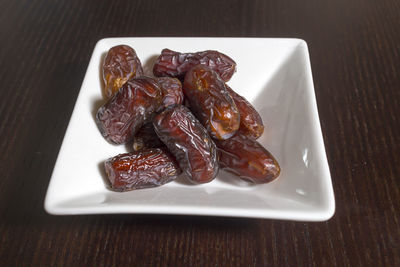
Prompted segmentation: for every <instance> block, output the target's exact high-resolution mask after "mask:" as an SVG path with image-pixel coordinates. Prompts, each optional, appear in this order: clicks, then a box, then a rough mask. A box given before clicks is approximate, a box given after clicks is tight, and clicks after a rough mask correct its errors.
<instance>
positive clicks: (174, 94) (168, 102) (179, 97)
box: [157, 77, 183, 109]
mask: <svg viewBox="0 0 400 267" xmlns="http://www.w3.org/2000/svg"><path fill="white" fill-rule="evenodd" d="M157 82H158V84H159V85H160V88H161V91H162V92H163V100H162V105H161V106H160V109H164V108H166V107H168V106H172V105H180V104H182V103H183V91H182V83H181V82H180V81H179V80H178V79H177V78H171V77H160V78H157Z"/></svg>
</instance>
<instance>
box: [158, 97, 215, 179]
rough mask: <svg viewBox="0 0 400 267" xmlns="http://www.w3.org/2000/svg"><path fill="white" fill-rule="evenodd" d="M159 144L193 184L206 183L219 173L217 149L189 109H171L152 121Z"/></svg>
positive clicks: (178, 106) (182, 107) (175, 107)
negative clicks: (173, 158) (163, 146)
mask: <svg viewBox="0 0 400 267" xmlns="http://www.w3.org/2000/svg"><path fill="white" fill-rule="evenodd" d="M153 124H154V128H155V131H156V133H157V135H158V137H160V139H161V141H163V143H164V144H165V145H166V146H167V148H168V149H169V151H170V152H171V153H172V154H173V155H174V157H175V158H176V160H177V162H178V164H179V166H180V167H181V169H182V171H183V172H184V173H185V174H186V176H187V178H188V179H189V180H190V181H192V182H193V183H207V182H210V181H211V180H213V179H214V178H215V176H216V175H217V173H218V163H217V149H216V147H215V144H214V142H213V141H212V140H211V138H210V136H209V135H208V133H207V130H206V129H205V128H204V127H203V126H202V125H201V123H200V122H199V121H198V120H197V119H196V117H195V116H194V115H193V114H192V113H191V112H190V111H189V109H188V108H186V107H185V106H182V105H176V106H170V107H168V108H166V109H165V110H164V111H163V112H161V113H160V114H158V115H157V116H156V117H155V118H154V120H153Z"/></svg>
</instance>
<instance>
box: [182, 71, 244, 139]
mask: <svg viewBox="0 0 400 267" xmlns="http://www.w3.org/2000/svg"><path fill="white" fill-rule="evenodd" d="M183 92H184V94H185V97H186V99H187V100H188V101H189V103H190V109H191V111H192V112H193V113H194V114H195V115H196V117H197V118H198V119H199V121H200V122H201V123H202V124H203V125H204V127H206V128H207V130H208V132H209V133H210V135H211V136H212V137H213V138H216V139H220V140H224V139H228V138H229V137H231V136H232V135H234V134H235V133H236V131H237V130H238V129H239V125H240V114H239V111H238V109H237V107H236V104H235V102H234V101H233V99H232V97H231V96H230V95H229V93H228V91H227V89H226V86H225V83H224V81H222V80H221V79H220V77H219V76H218V74H217V73H216V72H215V71H213V70H211V69H210V68H208V67H206V66H203V65H197V66H196V67H194V68H192V69H191V70H190V71H188V72H187V74H186V76H185V81H184V83H183Z"/></svg>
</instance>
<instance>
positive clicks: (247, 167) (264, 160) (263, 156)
mask: <svg viewBox="0 0 400 267" xmlns="http://www.w3.org/2000/svg"><path fill="white" fill-rule="evenodd" d="M215 143H216V145H217V147H218V155H219V166H220V168H221V169H223V170H226V171H228V172H231V173H233V174H236V175H238V176H239V177H240V178H241V179H243V180H245V181H248V182H252V183H255V184H262V183H269V182H271V181H273V180H274V179H276V178H277V177H278V176H279V173H280V171H281V169H280V167H279V164H278V162H277V161H276V159H275V158H274V157H273V156H272V155H271V153H269V152H268V151H267V150H266V149H265V148H264V147H263V146H262V145H261V144H260V143H258V142H257V141H255V140H253V139H251V138H248V137H246V136H244V135H242V134H236V135H235V136H233V137H232V138H230V139H228V140H223V141H216V142H215Z"/></svg>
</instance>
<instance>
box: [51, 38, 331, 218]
mask: <svg viewBox="0 0 400 267" xmlns="http://www.w3.org/2000/svg"><path fill="white" fill-rule="evenodd" d="M119 44H127V45H130V46H131V47H133V48H134V49H135V50H136V53H137V54H138V56H139V57H140V59H141V61H142V64H143V65H144V69H145V72H146V73H147V74H151V70H152V66H153V64H154V61H155V58H156V57H157V55H158V54H159V53H160V51H161V50H162V49H163V48H170V49H172V50H177V51H181V52H194V51H202V50H209V49H211V50H219V51H221V52H223V53H225V54H227V55H229V56H230V57H232V58H233V59H234V60H235V61H236V63H237V66H238V67H237V72H236V73H235V75H234V76H233V77H232V79H231V80H230V81H229V82H228V84H229V85H230V86H231V87H232V88H233V89H234V90H236V91H237V92H238V93H239V94H241V95H243V96H244V97H246V98H247V99H248V100H249V101H250V102H252V103H253V104H254V106H255V107H256V109H257V110H258V111H259V112H260V114H261V116H262V118H263V121H264V124H265V125H266V130H265V132H264V135H263V136H262V137H261V138H260V139H259V140H258V141H259V142H260V143H261V144H262V145H264V146H265V147H266V148H267V149H268V150H269V151H270V152H271V153H272V154H273V155H274V156H275V157H276V159H277V160H278V162H279V163H280V166H281V169H282V172H281V175H280V177H279V178H278V179H277V180H275V181H274V182H272V183H269V184H264V185H249V184H247V183H245V182H242V181H241V180H239V179H238V178H237V177H233V176H232V175H231V174H229V173H226V172H223V171H221V172H220V173H219V174H218V176H217V178H216V179H215V180H214V181H212V182H211V183H208V184H203V185H189V184H187V183H185V181H184V179H182V178H181V179H178V180H177V181H173V182H171V183H169V184H167V185H164V186H161V187H158V188H152V189H142V190H136V191H130V192H125V193H117V192H112V191H110V190H109V189H107V187H106V184H105V182H104V179H105V178H104V171H103V162H104V161H105V160H106V159H108V158H110V157H113V156H115V155H117V154H119V153H124V152H127V148H126V147H125V146H124V145H122V146H113V145H110V144H109V143H107V142H106V141H105V140H104V139H103V137H102V136H101V134H100V132H99V130H98V129H97V127H96V124H95V121H94V114H95V113H96V111H97V108H98V107H99V105H100V103H102V101H103V100H102V95H101V88H102V80H101V77H100V70H101V63H102V59H103V58H104V55H105V53H106V52H107V51H108V49H109V48H111V47H113V46H115V45H119ZM45 209H46V211H47V212H48V213H50V214H57V215H67V214H101V213H142V214H143V213H146V214H181V215H210V216H233V217H255V218H271V219H288V220H300V221H323V220H327V219H329V218H330V217H331V216H332V215H333V213H334V210H335V200H334V195H333V189H332V182H331V177H330V173H329V166H328V162H327V158H326V154H325V148H324V143H323V139H322V134H321V128H320V123H319V118H318V110H317V104H316V100H315V94H314V86H313V80H312V74H311V67H310V60H309V54H308V49H307V44H306V43H305V42H304V41H303V40H299V39H271V38H108V39H102V40H100V41H99V42H98V43H97V45H96V47H95V49H94V52H93V55H92V58H91V60H90V63H89V66H88V69H87V72H86V76H85V78H84V81H83V84H82V88H81V90H80V93H79V96H78V99H77V101H76V104H75V108H74V111H73V113H72V116H71V120H70V123H69V125H68V128H67V131H66V133H65V137H64V141H63V144H62V146H61V149H60V152H59V155H58V159H57V161H56V164H55V167H54V170H53V174H52V177H51V180H50V184H49V187H48V191H47V196H46V200H45Z"/></svg>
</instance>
